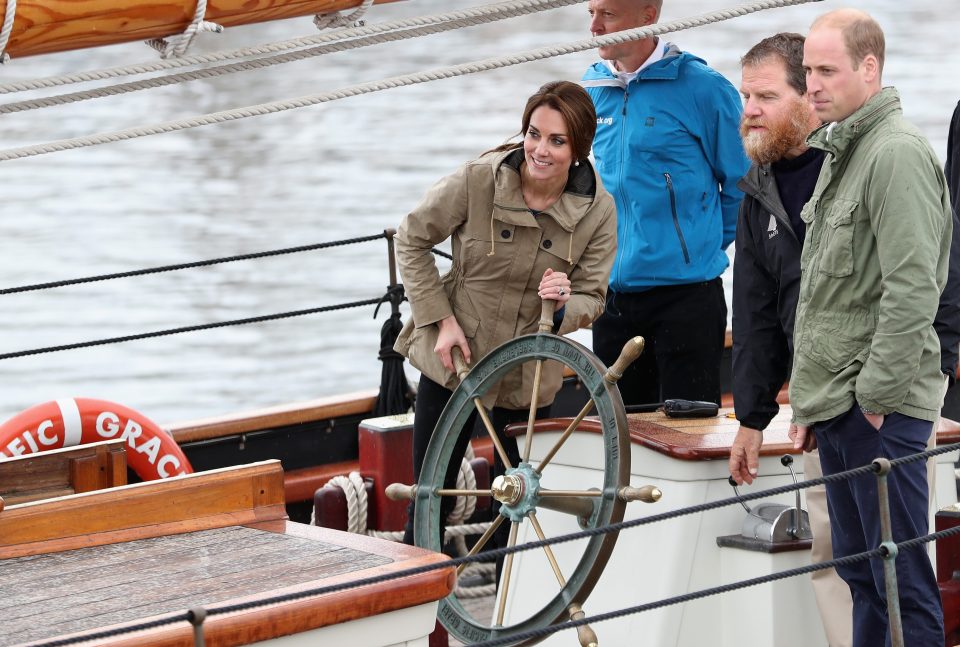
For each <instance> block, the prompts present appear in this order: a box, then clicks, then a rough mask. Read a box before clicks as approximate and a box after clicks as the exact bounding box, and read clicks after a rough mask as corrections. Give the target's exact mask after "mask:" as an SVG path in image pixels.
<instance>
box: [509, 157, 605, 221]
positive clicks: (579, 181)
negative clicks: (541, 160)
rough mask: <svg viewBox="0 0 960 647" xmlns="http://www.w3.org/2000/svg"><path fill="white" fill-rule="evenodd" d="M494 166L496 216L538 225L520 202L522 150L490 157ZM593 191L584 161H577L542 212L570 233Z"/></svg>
mask: <svg viewBox="0 0 960 647" xmlns="http://www.w3.org/2000/svg"><path fill="white" fill-rule="evenodd" d="M490 163H491V165H492V166H493V168H494V177H495V178H496V179H495V184H494V194H493V204H494V207H495V208H496V207H500V209H499V210H498V211H499V213H497V218H498V219H500V220H502V221H504V222H509V223H511V224H514V225H521V226H524V227H539V226H540V225H538V224H537V220H536V218H535V217H534V216H533V214H532V213H530V209H529V208H528V207H527V205H526V203H525V202H524V201H523V190H522V187H521V186H520V165H521V164H522V163H523V149H522V148H515V149H512V150H509V151H504V152H502V153H498V154H496V155H493V156H491V160H490ZM596 194H597V179H596V175H595V174H594V170H593V166H592V165H591V164H590V162H589V161H588V160H580V165H579V166H571V167H570V174H569V176H568V177H567V184H566V186H565V187H564V189H563V193H562V194H561V195H560V199H559V200H557V201H556V202H555V203H554V204H553V205H552V206H551V207H550V208H549V209H547V210H546V211H544V212H543V214H544V215H547V216H550V217H551V218H553V219H554V220H555V221H556V223H557V224H558V225H560V227H561V228H563V230H564V231H568V232H572V231H573V230H574V229H575V228H576V226H577V223H578V222H579V221H580V219H581V218H583V216H584V215H585V214H586V212H587V210H588V209H589V208H590V206H591V205H592V204H593V201H594V199H595V198H596Z"/></svg>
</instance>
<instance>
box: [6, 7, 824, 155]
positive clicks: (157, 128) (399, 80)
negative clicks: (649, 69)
mask: <svg viewBox="0 0 960 647" xmlns="http://www.w3.org/2000/svg"><path fill="white" fill-rule="evenodd" d="M820 1H822V0H760V2H757V3H755V4H752V5H744V6H740V7H734V8H732V9H724V10H721V11H716V12H712V13H708V14H703V15H701V16H698V17H695V18H691V19H681V20H675V21H673V22H670V23H666V24H664V25H655V26H651V27H640V28H637V29H630V30H626V31H622V32H617V33H615V34H610V35H608V36H602V37H599V38H590V39H586V40H580V41H576V42H574V43H570V44H566V45H557V46H551V47H544V48H540V49H535V50H528V51H525V52H520V53H518V54H512V55H508V56H505V57H500V58H488V59H483V60H480V61H473V62H469V63H462V64H459V65H453V66H448V67H443V68H437V69H434V70H431V71H427V72H421V73H416V74H408V75H403V76H395V77H390V78H387V79H382V80H380V81H372V82H368V83H361V84H357V85H351V86H346V87H344V88H341V89H339V90H333V91H330V92H323V93H320V94H314V95H308V96H304V97H299V98H295V99H288V100H284V101H276V102H270V103H262V104H257V105H252V106H246V107H242V108H235V109H231V110H223V111H219V112H213V113H207V114H205V115H199V116H196V117H188V118H185V119H178V120H174V121H166V122H161V123H157V124H149V125H145V126H136V127H133V128H127V129H124V130H117V131H113V132H106V133H99V134H95V135H88V136H84V137H74V138H70V139H61V140H56V141H52V142H47V143H44V144H38V145H34V146H24V147H18V148H8V149H3V150H0V161H7V160H12V159H21V158H24V157H32V156H35V155H43V154H46V153H53V152H57V151H64V150H73V149H76V148H84V147H87V146H96V145H99V144H105V143H110V142H118V141H125V140H128V139H136V138H139V137H146V136H149V135H157V134H160V133H169V132H176V131H179V130H186V129H189V128H196V127H199V126H207V125H211V124H218V123H225V122H228V121H236V120H238V119H246V118H249V117H257V116H262V115H267V114H274V113H277V112H283V111H286V110H292V109H294V108H303V107H306V106H312V105H318V104H321V103H327V102H330V101H336V100H339V99H344V98H347V97H353V96H358V95H363V94H369V93H372V92H378V91H381V90H386V89H389V88H396V87H403V86H408V85H416V84H418V83H426V82H428V81H436V80H439V79H447V78H454V77H457V76H463V75H466V74H475V73H477V72H484V71H489V70H494V69H499V68H503V67H509V66H512V65H519V64H521V63H529V62H532V61H537V60H542V59H545V58H552V57H555V56H562V55H565V54H572V53H574V52H580V51H585V50H588V49H594V48H596V47H599V46H606V45H614V44H620V43H625V42H628V41H632V40H638V39H642V38H652V37H654V36H658V35H661V34H665V33H670V32H676V31H682V30H685V29H691V28H693V27H699V26H702V25H707V24H711V23H715V22H720V21H724V20H729V19H731V18H734V17H738V16H743V15H746V14H749V13H754V12H756V11H761V10H763V9H770V8H775V7H785V6H792V5H798V4H805V3H807V2H820Z"/></svg>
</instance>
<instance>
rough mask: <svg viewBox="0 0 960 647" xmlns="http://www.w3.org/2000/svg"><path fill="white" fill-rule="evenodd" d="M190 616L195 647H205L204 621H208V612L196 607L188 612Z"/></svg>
mask: <svg viewBox="0 0 960 647" xmlns="http://www.w3.org/2000/svg"><path fill="white" fill-rule="evenodd" d="M187 615H189V616H190V624H192V625H193V647H205V643H204V641H203V621H204V620H206V619H207V610H206V609H204V608H203V607H196V608H194V609H190V610H189V611H188V612H187Z"/></svg>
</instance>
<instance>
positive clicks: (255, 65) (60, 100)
mask: <svg viewBox="0 0 960 647" xmlns="http://www.w3.org/2000/svg"><path fill="white" fill-rule="evenodd" d="M580 1H582V0H546V1H545V0H533V2H532V3H531V1H530V0H526V1H525V2H523V3H520V5H519V6H518V7H516V8H508V9H506V10H502V11H501V12H500V13H498V14H490V13H488V14H483V15H480V16H478V17H475V18H472V19H471V20H455V21H449V22H445V23H441V24H436V25H428V26H426V27H422V28H418V29H409V30H404V31H395V32H392V33H389V34H385V35H382V36H375V37H367V38H358V39H355V40H350V41H344V42H338V43H334V44H332V45H324V46H320V47H314V48H311V49H305V50H300V51H297V52H293V53H289V54H280V55H277V56H269V57H264V58H259V59H255V60H251V61H245V62H242V63H231V64H229V65H221V66H219V67H211V68H207V69H203V70H195V71H191V72H183V73H180V74H169V75H167V76H160V77H156V78H152V79H144V80H140V81H131V82H129V83H118V84H115V85H111V86H106V87H102V88H94V89H91V90H84V91H81V92H71V93H67V94H60V95H56V96H51V97H44V98H39V99H29V100H26V101H15V102H10V103H6V104H0V114H8V113H14V112H23V111H26V110H36V109H39V108H49V107H52V106H58V105H64V104H68V103H75V102H77V101H86V100H89V99H99V98H103V97H111V96H118V95H121V94H127V93H129V92H136V91H139V90H146V89H150V88H159V87H164V86H168V85H174V84H177V83H186V82H189V81H196V80H198V79H209V78H215V77H218V76H222V75H225V74H233V73H235V72H246V71H250V70H256V69H261V68H266V67H271V66H274V65H281V64H284V63H290V62H293V61H299V60H303V59H306V58H312V57H315V56H322V55H325V54H331V53H334V52H344V51H348V50H352V49H358V48H361V47H367V46H370V45H376V44H379V43H387V42H394V41H400V40H407V39H410V38H418V37H421V36H428V35H433V34H439V33H443V32H446V31H450V30H452V29H460V28H463V27H470V26H473V25H479V24H484V23H489V22H493V21H497V20H504V19H506V18H511V17H515V16H519V15H523V14H528V13H531V12H533V11H543V10H544V8H543V7H539V6H538V5H542V4H551V5H555V4H573V3H574V2H580ZM546 8H547V9H552V8H554V7H552V6H551V7H546Z"/></svg>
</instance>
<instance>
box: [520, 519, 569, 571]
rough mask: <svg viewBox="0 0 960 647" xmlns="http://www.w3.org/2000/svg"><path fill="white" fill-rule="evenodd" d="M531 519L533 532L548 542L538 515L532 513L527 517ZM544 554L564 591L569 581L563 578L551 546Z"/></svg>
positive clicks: (546, 548) (544, 549)
mask: <svg viewBox="0 0 960 647" xmlns="http://www.w3.org/2000/svg"><path fill="white" fill-rule="evenodd" d="M527 518H528V519H530V524H531V525H532V526H533V531H534V532H535V533H537V537H538V538H539V539H540V541H544V540H546V538H547V536H546V535H545V534H543V528H541V527H540V522H539V521H537V513H536V512H533V511H531V512H530V514H529V515H528V516H527ZM543 552H544V553H546V555H547V561H548V562H550V568H552V569H553V574H554V575H555V576H556V577H557V582H558V583H559V584H560V588H561V589H562V588H563V587H565V586H566V585H567V580H566V579H565V578H564V577H563V573H561V572H560V564H558V563H557V558H556V556H555V555H554V554H553V550H552V549H551V548H550V546H544V547H543Z"/></svg>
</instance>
